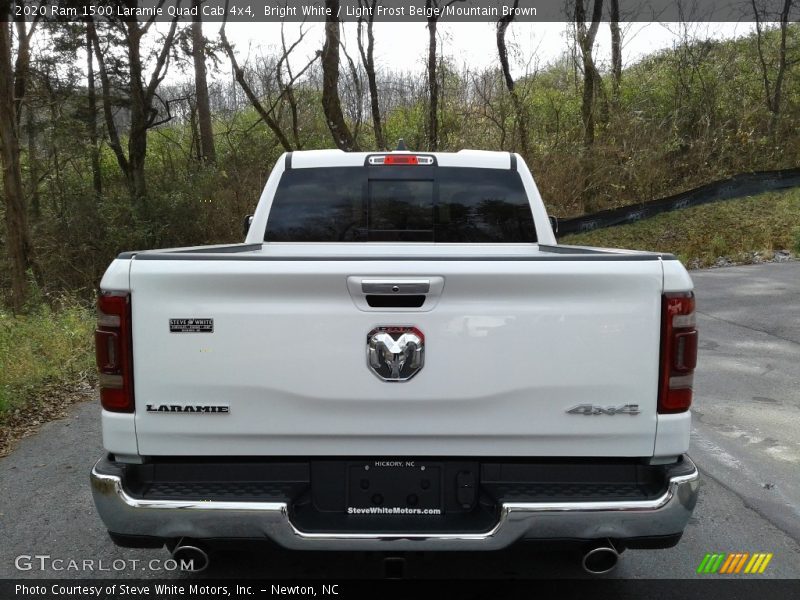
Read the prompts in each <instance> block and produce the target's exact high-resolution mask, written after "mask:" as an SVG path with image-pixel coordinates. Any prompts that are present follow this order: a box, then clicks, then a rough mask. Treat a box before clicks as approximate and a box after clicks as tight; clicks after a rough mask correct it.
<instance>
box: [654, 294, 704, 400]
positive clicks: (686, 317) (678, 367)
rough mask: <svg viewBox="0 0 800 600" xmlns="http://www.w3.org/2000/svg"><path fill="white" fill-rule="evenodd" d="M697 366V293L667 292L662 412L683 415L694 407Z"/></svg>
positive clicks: (663, 319)
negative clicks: (695, 298) (695, 303)
mask: <svg viewBox="0 0 800 600" xmlns="http://www.w3.org/2000/svg"><path fill="white" fill-rule="evenodd" d="M696 365H697V324H696V321H695V314H694V293H692V292H678V293H667V294H664V296H663V297H662V315H661V376H660V379H659V382H660V389H659V395H658V412H659V413H679V412H684V411H687V410H689V407H690V406H691V404H692V385H693V383H694V369H695V366H696Z"/></svg>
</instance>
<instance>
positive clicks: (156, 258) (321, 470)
mask: <svg viewBox="0 0 800 600" xmlns="http://www.w3.org/2000/svg"><path fill="white" fill-rule="evenodd" d="M248 223H249V230H248V232H247V234H246V240H245V242H244V243H241V244H233V245H226V246H207V247H195V248H177V249H169V250H149V251H142V252H125V253H123V254H120V255H119V257H118V258H117V259H116V260H115V261H114V262H113V263H112V264H111V266H110V267H109V268H108V270H107V272H106V274H105V276H104V277H103V280H102V283H101V288H102V292H101V295H100V299H99V316H98V327H97V333H96V342H97V360H98V366H99V369H100V396H101V401H102V430H103V444H104V447H105V450H106V452H107V454H106V455H105V456H104V457H103V458H101V459H100V460H99V462H98V463H97V464H96V465H95V467H94V469H93V470H92V473H91V485H92V492H93V496H94V500H95V503H96V505H97V509H98V511H99V513H100V516H101V518H102V520H103V522H104V523H105V525H106V527H107V529H108V531H109V532H110V534H111V537H112V538H113V540H114V542H115V543H117V544H118V545H121V546H125V547H161V546H164V545H166V546H167V548H168V549H170V550H171V551H172V552H173V555H174V556H175V557H181V558H182V559H191V560H193V561H194V563H193V565H194V568H204V567H205V566H206V565H207V563H208V557H207V554H206V548H207V547H208V546H209V545H212V544H213V542H214V541H215V540H220V539H226V540H231V539H241V540H253V539H260V540H270V541H271V542H274V543H275V544H277V545H279V546H281V547H283V548H286V549H293V550H332V551H346V550H381V551H390V552H395V551H396V552H403V551H407V550H413V551H421V550H425V551H427V550H431V551H436V550H494V549H500V548H505V547H508V546H511V545H513V544H515V543H517V542H528V541H531V542H545V543H549V542H555V541H565V540H566V541H574V542H577V543H580V544H583V545H584V547H585V552H584V553H583V554H582V556H583V565H584V568H586V569H587V570H588V571H590V572H593V573H600V572H605V571H607V570H610V569H611V568H613V566H614V565H615V564H616V561H617V558H618V556H619V552H621V551H622V550H623V549H625V548H665V547H670V546H673V545H675V544H676V543H677V542H678V540H679V539H680V537H681V534H682V532H683V529H684V527H685V526H686V524H687V521H688V520H689V517H690V516H691V513H692V510H693V508H694V505H695V502H696V499H697V489H698V472H697V469H696V468H695V466H694V464H693V463H692V461H691V460H690V459H689V458H688V457H687V456H686V454H685V453H686V451H687V449H688V447H689V430H690V411H689V407H690V404H691V399H692V378H693V372H694V368H695V362H696V356H697V331H696V328H695V318H694V295H693V293H692V281H691V279H690V278H689V275H688V274H687V272H686V270H685V269H684V268H683V266H682V265H681V263H680V262H679V261H678V260H676V259H675V257H674V256H671V255H668V254H658V253H649V252H636V251H628V250H608V249H599V248H585V247H574V246H563V245H559V244H557V242H556V239H555V237H554V233H553V229H552V226H551V221H550V220H549V218H548V215H547V213H546V211H545V207H544V204H543V203H542V200H541V197H540V195H539V192H538V190H537V188H536V185H535V183H534V180H533V177H532V176H531V173H530V171H529V170H528V167H527V166H526V165H525V163H524V161H523V160H522V159H521V157H520V156H518V155H515V154H509V153H501V152H482V151H461V152H457V153H412V152H407V151H405V152H381V153H344V152H341V151H338V150H326V151H304V152H294V153H288V154H285V155H284V156H283V157H282V158H281V159H280V160H279V161H278V162H277V164H276V165H275V168H274V169H273V171H272V174H271V175H270V177H269V179H268V181H267V184H266V187H265V189H264V192H263V194H262V195H261V199H260V201H259V204H258V208H257V210H256V212H255V214H254V216H253V217H252V219H250V221H248Z"/></svg>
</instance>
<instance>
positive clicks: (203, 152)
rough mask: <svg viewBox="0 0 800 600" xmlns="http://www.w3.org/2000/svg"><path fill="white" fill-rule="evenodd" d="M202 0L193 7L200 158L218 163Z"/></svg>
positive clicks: (195, 87)
mask: <svg viewBox="0 0 800 600" xmlns="http://www.w3.org/2000/svg"><path fill="white" fill-rule="evenodd" d="M200 3H201V0H193V2H192V6H193V7H195V8H197V9H198V10H197V14H196V15H194V16H193V17H192V56H193V58H194V89H195V95H196V96H197V119H198V121H199V126H200V156H201V157H202V158H203V160H206V161H208V162H216V160H217V153H216V150H215V148H214V130H213V129H212V127H211V107H210V105H209V100H208V83H207V81H206V41H205V38H204V37H203V23H202V20H201V16H200V15H201V13H202V11H201V10H200Z"/></svg>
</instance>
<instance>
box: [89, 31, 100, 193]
mask: <svg viewBox="0 0 800 600" xmlns="http://www.w3.org/2000/svg"><path fill="white" fill-rule="evenodd" d="M90 27H93V23H91V24H90V23H89V22H87V23H86V90H87V97H88V102H89V107H88V108H89V115H88V117H89V118H88V121H87V127H88V130H89V142H90V143H91V144H92V149H91V161H92V188H93V189H94V197H95V199H96V200H98V199H100V196H101V195H102V194H103V180H102V178H101V175H100V147H99V146H98V136H97V92H96V90H95V85H94V49H93V48H92V36H91V32H90V29H89V28H90Z"/></svg>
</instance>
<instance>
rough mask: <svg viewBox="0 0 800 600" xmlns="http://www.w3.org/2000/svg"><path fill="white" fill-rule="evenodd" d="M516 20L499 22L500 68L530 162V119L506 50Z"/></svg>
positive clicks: (515, 6) (524, 150) (516, 4)
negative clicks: (507, 36)
mask: <svg viewBox="0 0 800 600" xmlns="http://www.w3.org/2000/svg"><path fill="white" fill-rule="evenodd" d="M518 6H519V0H514V9H516V8H517V7H518ZM513 20H514V13H513V12H512V13H511V14H510V15H508V16H506V17H503V18H502V19H500V20H499V21H498V22H497V55H498V57H499V58H500V68H501V69H502V71H503V79H504V81H505V82H506V89H507V90H508V93H509V94H510V95H511V103H512V104H513V105H514V120H515V121H516V130H517V134H518V135H519V142H520V146H519V147H520V149H521V150H522V154H523V155H524V157H525V159H527V160H530V158H531V156H530V148H529V145H528V119H527V116H526V115H525V108H524V106H523V104H522V99H521V98H520V97H519V94H518V93H517V89H516V87H515V86H514V78H513V77H512V76H511V67H510V65H509V62H508V49H507V48H506V30H507V29H508V26H509V25H511V22H512V21H513Z"/></svg>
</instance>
